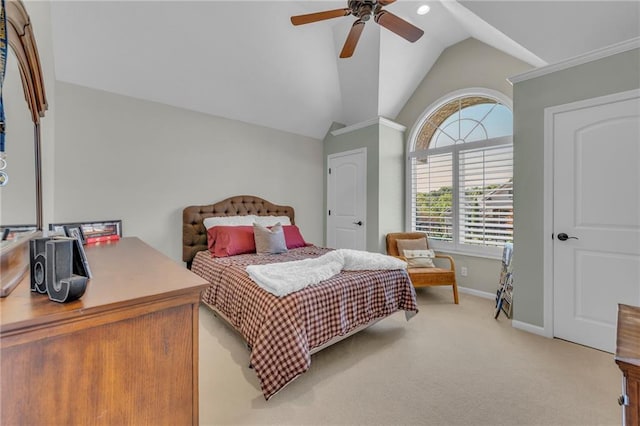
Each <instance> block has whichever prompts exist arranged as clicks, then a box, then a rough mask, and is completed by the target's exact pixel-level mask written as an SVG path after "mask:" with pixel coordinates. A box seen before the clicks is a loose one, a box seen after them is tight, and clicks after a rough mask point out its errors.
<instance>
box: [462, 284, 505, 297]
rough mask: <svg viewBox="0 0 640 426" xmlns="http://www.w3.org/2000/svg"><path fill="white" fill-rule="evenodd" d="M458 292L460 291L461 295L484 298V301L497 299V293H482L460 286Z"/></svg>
mask: <svg viewBox="0 0 640 426" xmlns="http://www.w3.org/2000/svg"><path fill="white" fill-rule="evenodd" d="M458 290H459V291H460V293H467V294H470V295H472V296H478V297H482V298H483V299H494V300H495V298H496V294H495V293H488V292H486V291H480V290H476V289H474V288H468V287H460V286H458Z"/></svg>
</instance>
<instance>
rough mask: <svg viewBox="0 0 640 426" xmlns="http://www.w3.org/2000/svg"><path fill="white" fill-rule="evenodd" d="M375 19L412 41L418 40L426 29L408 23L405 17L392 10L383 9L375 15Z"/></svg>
mask: <svg viewBox="0 0 640 426" xmlns="http://www.w3.org/2000/svg"><path fill="white" fill-rule="evenodd" d="M375 21H376V22H377V23H378V24H380V25H382V26H383V27H385V28H386V29H388V30H389V31H392V32H394V33H396V34H398V35H399V36H400V37H402V38H404V39H406V40H409V41H410V42H411V43H413V42H415V41H417V40H418V39H419V38H420V37H422V35H423V34H424V31H422V30H421V29H420V28H418V27H416V26H415V25H413V24H410V23H408V22H407V21H405V20H404V19H402V18H400V17H398V16H396V15H394V14H393V13H391V12H387V11H386V10H382V11H380V12H379V13H377V14H376V16H375Z"/></svg>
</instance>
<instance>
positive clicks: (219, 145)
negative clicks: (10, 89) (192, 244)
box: [54, 82, 324, 260]
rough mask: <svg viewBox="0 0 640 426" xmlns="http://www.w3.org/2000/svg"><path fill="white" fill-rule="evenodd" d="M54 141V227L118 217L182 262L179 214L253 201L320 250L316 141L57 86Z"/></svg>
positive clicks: (319, 176) (319, 163)
mask: <svg viewBox="0 0 640 426" xmlns="http://www.w3.org/2000/svg"><path fill="white" fill-rule="evenodd" d="M212 99H214V100H215V94H212ZM55 137H56V150H55V181H54V182H55V195H56V197H55V207H54V216H55V221H56V222H68V221H82V220H104V219H122V220H123V229H124V234H125V236H138V237H140V238H141V239H143V240H144V241H146V242H148V243H149V244H150V245H152V246H153V247H155V248H157V249H159V250H160V251H162V252H164V253H165V254H167V255H168V256H170V257H171V258H173V259H175V260H180V259H181V255H182V239H181V238H182V209H183V208H184V207H186V206H189V205H202V204H211V203H213V202H217V201H221V200H222V199H224V198H226V197H229V196H233V195H256V196H259V197H262V198H265V199H267V200H269V201H271V202H274V203H276V204H285V205H290V206H292V207H294V209H295V211H296V224H297V225H298V226H299V227H300V229H301V231H302V235H303V236H304V237H305V239H306V240H307V241H309V242H312V243H315V244H322V239H323V231H322V220H323V217H322V209H323V207H322V203H323V190H324V188H323V180H322V176H323V170H322V164H323V154H322V152H323V146H322V141H320V140H317V139H313V138H308V137H304V136H299V135H294V134H290V133H285V132H281V131H276V130H272V129H268V128H265V127H260V126H255V125H251V124H246V123H242V122H238V121H234V120H228V119H223V118H218V117H212V116H208V115H205V114H201V113H196V112H192V111H187V110H184V109H179V108H174V107H169V106H166V105H162V104H158V103H153V102H148V101H142V100H138V99H133V98H129V97H125V96H121V95H115V94H110V93H107V92H102V91H98V90H93V89H88V88H84V87H80V86H76V85H72V84H68V83H63V82H57V84H56V127H55Z"/></svg>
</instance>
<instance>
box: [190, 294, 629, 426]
mask: <svg viewBox="0 0 640 426" xmlns="http://www.w3.org/2000/svg"><path fill="white" fill-rule="evenodd" d="M417 294H418V304H419V309H420V313H419V314H418V315H416V316H415V317H414V318H412V319H411V320H410V321H409V322H406V321H405V318H404V314H403V313H396V314H394V315H393V316H391V317H389V318H387V319H384V320H382V321H380V322H379V323H377V324H375V325H374V326H372V327H370V328H368V329H367V330H365V331H362V332H360V333H358V334H356V335H354V336H352V337H350V338H348V339H346V340H343V341H342V342H339V343H337V344H335V345H333V346H331V347H329V348H327V349H325V350H323V351H321V352H319V353H317V354H315V355H313V356H312V360H311V368H310V370H309V371H307V372H306V373H305V374H303V375H301V376H300V377H299V378H298V379H296V380H295V381H294V382H292V383H291V384H289V385H288V386H287V387H285V388H284V389H283V390H281V391H280V392H279V393H278V394H277V395H275V396H274V397H272V398H271V399H270V400H269V401H268V402H267V401H265V400H264V398H263V396H262V392H261V391H260V385H259V383H258V380H257V378H256V376H255V373H254V372H253V370H251V369H249V368H248V363H249V352H248V350H247V348H246V346H245V344H244V342H243V341H242V339H241V338H240V336H239V335H238V334H237V333H236V332H235V331H233V330H232V329H231V328H230V327H229V326H228V325H226V324H225V323H224V322H223V321H222V320H221V319H219V318H217V317H215V316H214V315H213V313H212V312H211V311H210V310H209V309H208V308H206V307H201V308H200V372H199V374H200V424H202V425H305V424H307V425H410V424H413V425H491V426H494V425H495V426H499V425H583V426H587V425H594V426H595V425H620V423H621V410H620V407H619V406H618V404H617V397H618V396H619V395H620V391H621V377H622V375H621V373H620V371H619V369H618V367H617V365H616V364H615V362H614V359H613V355H612V354H609V353H605V352H601V351H597V350H595V349H590V348H587V347H583V346H580V345H576V344H573V343H569V342H565V341H562V340H558V339H547V338H544V337H540V336H537V335H534V334H531V333H527V332H524V331H521V330H516V329H514V328H512V327H511V321H510V320H508V319H506V317H504V315H501V316H500V318H499V319H498V320H494V319H493V304H494V303H493V301H491V300H487V299H482V298H478V297H475V296H471V295H468V294H461V298H460V305H455V304H453V303H452V300H453V297H452V294H451V289H450V288H449V287H443V288H429V289H418V290H417Z"/></svg>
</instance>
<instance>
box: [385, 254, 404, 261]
mask: <svg viewBox="0 0 640 426" xmlns="http://www.w3.org/2000/svg"><path fill="white" fill-rule="evenodd" d="M387 256H391V257H395V258H396V259H400V260H404V261H405V262H406V261H407V258H406V257H404V256H396V255H393V254H388V255H387Z"/></svg>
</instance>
